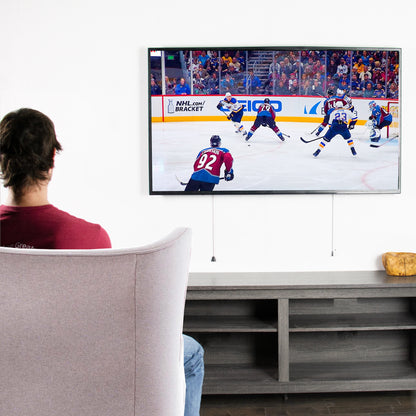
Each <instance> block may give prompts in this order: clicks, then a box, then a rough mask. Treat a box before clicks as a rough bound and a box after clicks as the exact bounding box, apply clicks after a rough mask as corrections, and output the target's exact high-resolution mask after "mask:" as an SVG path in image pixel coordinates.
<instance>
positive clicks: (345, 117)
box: [313, 101, 357, 157]
mask: <svg viewBox="0 0 416 416" xmlns="http://www.w3.org/2000/svg"><path fill="white" fill-rule="evenodd" d="M356 122H357V116H356V114H355V113H353V112H351V111H350V110H348V109H345V108H344V107H343V103H342V101H337V102H336V103H335V108H334V109H332V110H330V111H329V120H328V125H329V129H328V131H327V132H326V133H325V136H324V137H323V140H322V141H321V143H319V148H318V149H317V150H316V151H315V153H314V154H313V155H314V157H317V156H318V155H319V153H321V151H322V150H323V149H324V147H325V146H326V143H329V142H330V141H331V140H332V139H333V138H334V137H335V136H336V135H337V134H339V135H341V136H342V137H343V138H344V140H347V143H348V146H349V147H350V150H351V153H352V154H353V155H354V156H355V155H356V154H357V152H356V151H355V148H354V141H353V140H352V139H351V133H350V130H351V129H352V128H354V126H355V123H356Z"/></svg>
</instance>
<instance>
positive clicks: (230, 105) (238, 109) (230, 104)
mask: <svg viewBox="0 0 416 416" xmlns="http://www.w3.org/2000/svg"><path fill="white" fill-rule="evenodd" d="M224 107H225V108H226V109H227V110H229V111H230V114H228V115H227V118H228V120H231V121H232V122H233V124H234V127H235V128H236V133H241V134H242V135H243V136H245V135H246V134H247V132H246V131H245V129H244V126H243V125H242V124H241V119H242V118H243V114H244V108H243V106H242V104H240V103H239V102H238V101H237V100H236V99H235V98H234V97H233V96H232V95H231V93H230V92H227V93H226V94H225V97H224V99H223V100H221V101H220V102H219V103H218V105H217V108H218V110H220V111H224V110H223V108H224Z"/></svg>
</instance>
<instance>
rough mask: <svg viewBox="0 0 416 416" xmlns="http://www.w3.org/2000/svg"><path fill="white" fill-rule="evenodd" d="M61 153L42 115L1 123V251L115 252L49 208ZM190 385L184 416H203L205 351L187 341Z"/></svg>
mask: <svg viewBox="0 0 416 416" xmlns="http://www.w3.org/2000/svg"><path fill="white" fill-rule="evenodd" d="M61 150H62V146H61V144H60V143H59V142H58V140H57V139H56V134H55V127H54V125H53V123H52V121H51V120H50V119H49V118H48V117H47V116H46V115H44V114H42V113H41V112H39V111H36V110H32V109H28V108H23V109H20V110H18V111H15V112H11V113H9V114H7V115H6V116H5V117H4V118H3V120H2V121H1V122H0V169H1V179H3V182H4V186H5V187H6V188H8V189H9V192H8V196H7V198H6V203H5V204H4V205H0V231H1V233H0V245H1V246H6V247H15V248H40V249H98V248H100V249H101V248H111V241H110V238H109V236H108V234H107V232H106V231H105V230H104V229H103V228H102V227H101V226H100V225H98V224H93V223H90V222H87V221H85V220H83V219H80V218H76V217H74V216H72V215H70V214H68V213H66V212H64V211H61V210H59V209H58V208H56V207H54V206H53V205H51V204H50V203H49V200H48V185H49V182H50V180H51V178H52V172H53V168H54V158H55V154H56V153H57V152H59V151H61ZM184 364H185V379H186V385H187V394H186V403H185V416H197V415H199V407H200V400H201V389H202V381H203V376H204V365H203V349H202V347H201V346H200V345H199V344H198V343H197V342H196V341H195V340H194V339H192V338H190V337H187V336H185V335H184Z"/></svg>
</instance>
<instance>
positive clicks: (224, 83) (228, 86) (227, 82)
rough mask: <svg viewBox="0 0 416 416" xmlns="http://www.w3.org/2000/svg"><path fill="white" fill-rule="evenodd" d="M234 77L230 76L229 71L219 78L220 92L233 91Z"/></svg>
mask: <svg viewBox="0 0 416 416" xmlns="http://www.w3.org/2000/svg"><path fill="white" fill-rule="evenodd" d="M234 86H235V82H234V78H232V77H231V75H230V74H229V73H227V74H225V77H224V78H223V79H222V80H221V92H222V94H225V93H227V92H230V93H231V94H233V93H234Z"/></svg>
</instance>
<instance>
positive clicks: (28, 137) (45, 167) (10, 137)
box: [0, 108, 62, 200]
mask: <svg viewBox="0 0 416 416" xmlns="http://www.w3.org/2000/svg"><path fill="white" fill-rule="evenodd" d="M60 150H62V147H61V145H60V143H59V142H58V140H57V139H56V134H55V127H54V125H53V122H52V121H51V120H50V119H49V118H48V117H47V116H45V114H42V113H41V112H40V111H36V110H32V109H30V108H22V109H20V110H17V111H13V112H11V113H9V114H7V115H6V116H5V117H4V118H3V120H2V121H1V122H0V168H1V179H3V181H4V186H5V187H10V188H11V189H12V190H13V192H14V197H15V199H16V200H19V199H20V198H21V197H22V195H23V193H24V190H25V189H26V188H28V187H30V186H33V185H36V184H37V183H39V181H44V180H47V179H48V171H49V170H50V169H51V168H53V167H54V156H55V152H56V151H60Z"/></svg>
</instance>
